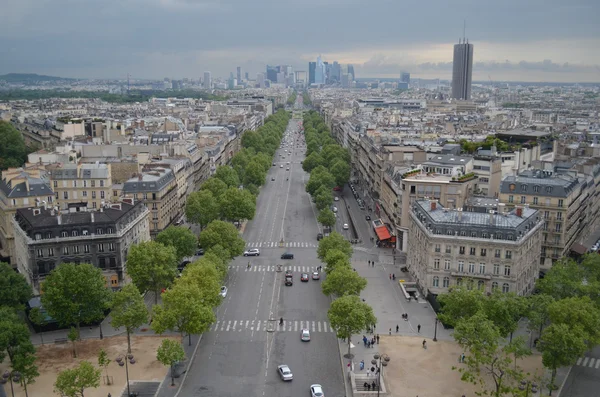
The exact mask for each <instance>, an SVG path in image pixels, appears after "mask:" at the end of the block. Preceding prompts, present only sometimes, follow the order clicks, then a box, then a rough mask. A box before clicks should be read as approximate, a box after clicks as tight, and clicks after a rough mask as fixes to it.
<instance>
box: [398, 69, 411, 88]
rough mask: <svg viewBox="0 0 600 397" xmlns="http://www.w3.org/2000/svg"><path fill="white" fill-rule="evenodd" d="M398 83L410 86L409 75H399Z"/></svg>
mask: <svg viewBox="0 0 600 397" xmlns="http://www.w3.org/2000/svg"><path fill="white" fill-rule="evenodd" d="M400 82H401V83H406V84H408V85H410V73H408V72H402V73H400Z"/></svg>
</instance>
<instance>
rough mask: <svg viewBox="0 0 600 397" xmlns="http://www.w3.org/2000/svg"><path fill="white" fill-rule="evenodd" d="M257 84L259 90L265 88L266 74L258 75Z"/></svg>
mask: <svg viewBox="0 0 600 397" xmlns="http://www.w3.org/2000/svg"><path fill="white" fill-rule="evenodd" d="M256 84H257V85H258V88H265V75H264V73H257V74H256Z"/></svg>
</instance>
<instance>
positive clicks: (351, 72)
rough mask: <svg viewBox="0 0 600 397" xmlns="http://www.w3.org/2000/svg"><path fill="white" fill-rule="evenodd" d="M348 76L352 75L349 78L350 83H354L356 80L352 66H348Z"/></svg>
mask: <svg viewBox="0 0 600 397" xmlns="http://www.w3.org/2000/svg"><path fill="white" fill-rule="evenodd" d="M348 74H350V75H352V77H350V80H351V81H354V79H355V78H356V75H355V74H354V66H352V65H350V64H348Z"/></svg>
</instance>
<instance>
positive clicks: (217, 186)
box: [200, 177, 227, 200]
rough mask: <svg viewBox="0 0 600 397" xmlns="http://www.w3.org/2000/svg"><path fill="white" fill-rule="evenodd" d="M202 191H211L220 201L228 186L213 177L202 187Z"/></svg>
mask: <svg viewBox="0 0 600 397" xmlns="http://www.w3.org/2000/svg"><path fill="white" fill-rule="evenodd" d="M200 190H208V191H210V192H211V193H212V194H213V196H214V197H215V198H216V199H217V200H218V199H219V197H221V195H222V194H223V193H225V190H227V184H226V183H225V182H223V181H222V180H220V179H217V178H214V177H212V178H208V179H207V180H206V181H205V182H204V183H203V184H202V185H201V186H200Z"/></svg>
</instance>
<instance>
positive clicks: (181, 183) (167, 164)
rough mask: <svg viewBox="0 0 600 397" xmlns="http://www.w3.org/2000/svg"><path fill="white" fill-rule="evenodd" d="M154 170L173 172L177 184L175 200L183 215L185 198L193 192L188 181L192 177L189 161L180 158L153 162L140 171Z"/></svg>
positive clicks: (191, 185)
mask: <svg viewBox="0 0 600 397" xmlns="http://www.w3.org/2000/svg"><path fill="white" fill-rule="evenodd" d="M156 168H169V169H171V170H172V171H173V174H174V175H175V180H176V182H177V199H178V205H179V207H180V208H181V213H183V211H184V208H185V201H186V197H187V195H188V194H189V193H191V192H192V191H193V190H191V189H190V188H193V186H194V185H193V181H190V176H191V175H192V171H193V167H192V162H191V160H190V159H188V158H185V157H182V158H165V159H162V160H160V161H155V162H151V163H148V164H146V165H144V168H143V170H142V171H144V172H150V171H152V170H154V169H156Z"/></svg>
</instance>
